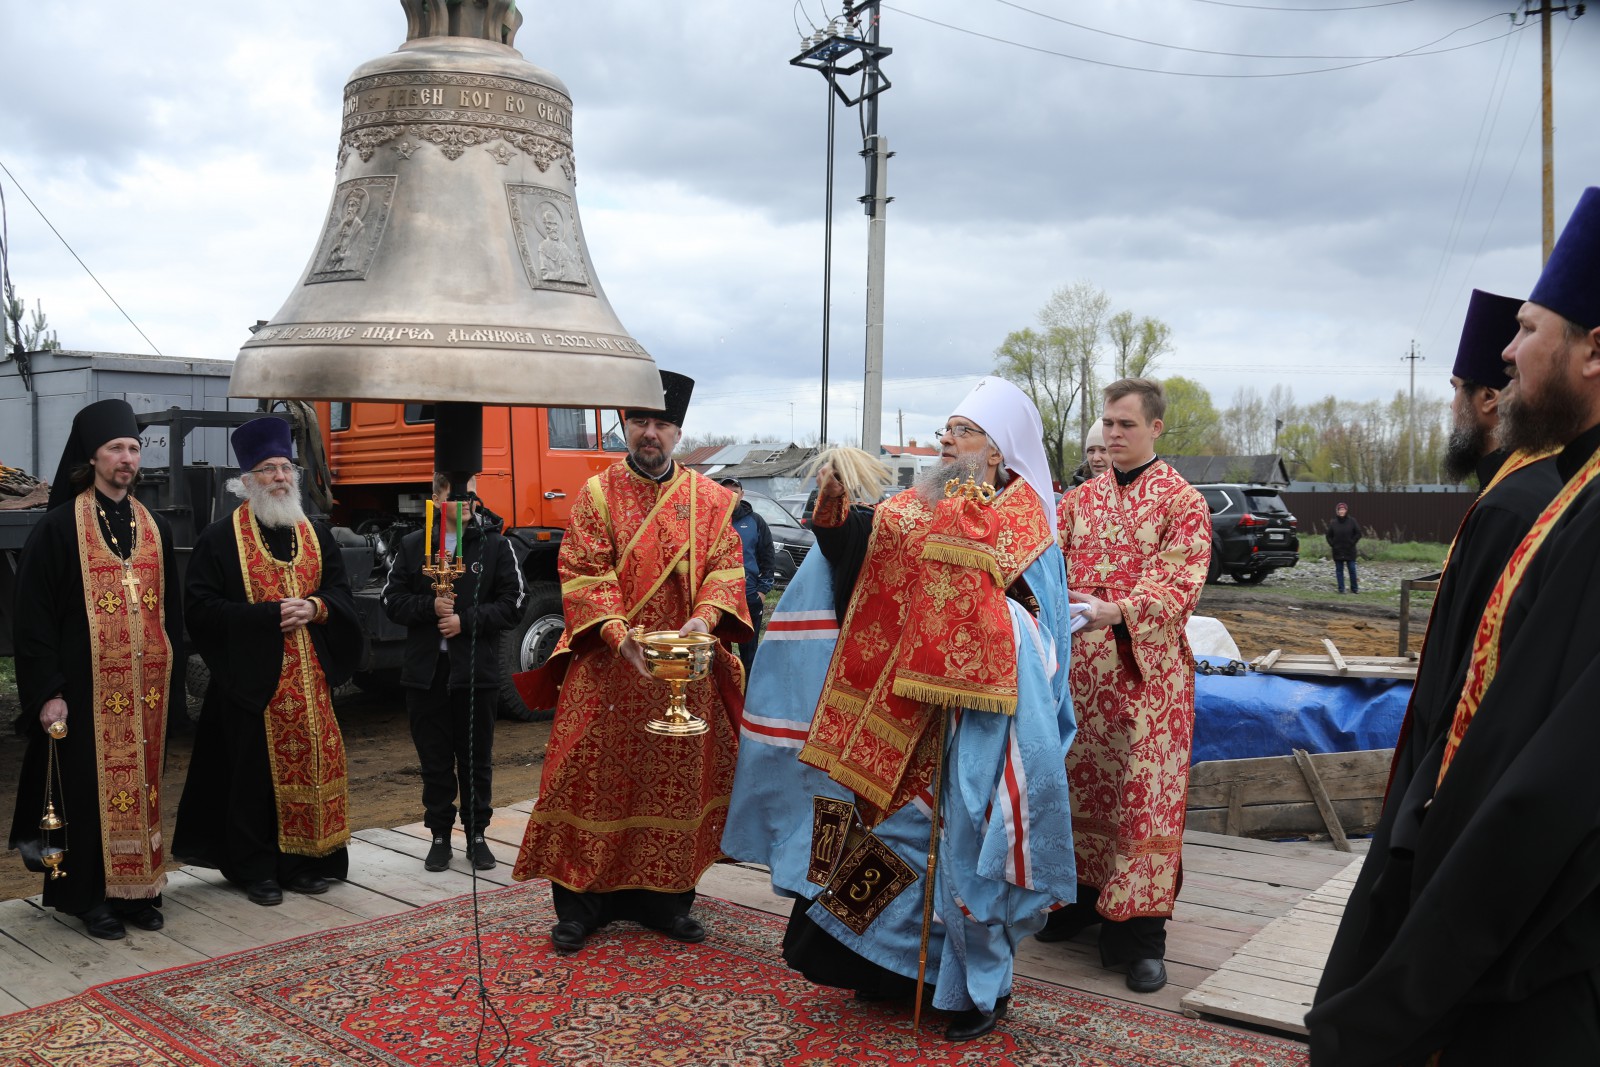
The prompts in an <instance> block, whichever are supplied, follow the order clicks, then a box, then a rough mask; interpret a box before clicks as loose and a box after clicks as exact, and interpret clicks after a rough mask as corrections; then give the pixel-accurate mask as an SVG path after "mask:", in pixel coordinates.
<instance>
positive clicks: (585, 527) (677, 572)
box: [512, 371, 751, 953]
mask: <svg viewBox="0 0 1600 1067" xmlns="http://www.w3.org/2000/svg"><path fill="white" fill-rule="evenodd" d="M661 379H662V386H663V392H664V393H665V397H666V399H665V405H666V406H665V410H660V411H654V410H648V409H638V408H629V409H625V410H624V412H623V416H624V419H625V420H626V424H625V433H626V436H627V443H628V456H627V458H626V459H625V460H623V461H622V462H620V463H617V464H615V465H614V466H612V467H611V468H609V469H608V470H606V471H604V472H602V473H600V474H598V475H596V476H595V477H593V478H591V479H589V482H588V484H587V485H585V486H584V489H583V492H582V493H580V494H579V496H578V499H577V501H576V502H575V503H574V504H573V507H572V518H571V521H570V523H569V525H568V527H567V532H566V536H565V538H564V539H563V540H562V542H561V554H560V557H559V563H558V566H559V571H560V575H561V601H562V605H561V606H562V610H563V611H564V612H565V614H566V618H567V628H566V631H565V632H564V633H562V635H561V641H560V643H559V644H558V645H557V646H556V650H555V652H554V653H552V655H551V657H550V662H549V663H547V664H546V665H545V666H544V667H542V668H540V669H539V670H538V671H531V672H528V673H527V674H524V675H519V676H518V678H517V683H518V688H519V690H521V692H522V693H523V697H524V699H525V700H526V701H527V702H528V704H529V706H530V707H550V706H551V704H552V703H554V705H555V708H556V718H555V724H554V726H553V728H552V729H551V732H550V743H549V747H548V749H547V750H546V754H545V772H544V781H543V785H542V788H541V789H540V792H539V799H538V801H537V803H536V804H535V805H534V809H533V814H532V816H531V817H530V818H529V820H528V831H527V835H526V836H525V837H524V839H523V842H522V848H521V851H520V853H519V854H518V856H517V864H516V868H515V870H514V871H513V873H512V876H513V877H514V878H516V879H517V880H518V881H526V880H528V879H530V878H548V879H549V880H550V883H551V892H552V894H553V896H554V898H555V910H556V918H557V919H558V922H557V923H556V925H555V928H554V929H553V930H551V932H550V940H551V941H552V943H553V944H554V945H555V947H556V950H557V951H558V952H563V953H570V952H576V951H578V950H579V949H580V948H582V947H583V945H584V942H585V941H586V940H587V939H588V938H589V936H590V935H591V934H592V933H594V931H596V930H598V929H599V928H600V927H602V926H604V925H606V924H607V923H609V922H612V921H614V920H618V919H629V920H633V921H635V922H638V923H641V924H643V925H645V926H647V927H650V928H651V929H653V930H658V931H660V932H661V933H663V934H665V935H666V936H668V937H671V938H673V939H675V940H678V941H684V942H689V943H694V942H698V941H703V940H704V939H705V936H706V932H705V928H704V927H703V926H701V925H700V923H699V922H698V921H697V920H695V919H694V918H692V917H691V916H690V915H689V909H690V907H691V906H692V905H693V903H694V895H695V890H694V887H695V884H696V883H697V882H698V881H699V880H700V876H701V874H703V873H704V872H705V870H706V868H708V867H710V866H711V864H713V863H715V862H716V861H717V860H719V859H721V858H722V849H721V847H720V846H721V840H722V828H723V824H724V822H725V821H726V819H727V814H728V794H729V791H730V790H731V788H732V786H733V768H734V759H735V754H736V750H737V745H738V723H739V718H740V715H741V714H742V712H743V707H744V697H743V688H744V683H743V678H744V674H743V667H742V666H741V665H740V663H739V658H738V657H737V656H736V655H734V653H733V651H732V649H731V645H732V644H734V643H735V642H738V641H743V640H748V639H749V638H750V636H751V630H750V618H749V609H748V608H747V607H746V606H745V594H744V556H743V549H742V547H741V545H740V541H739V535H738V534H737V533H736V532H735V531H734V529H733V525H732V515H733V509H734V505H735V503H736V501H735V498H734V495H733V494H732V493H730V492H729V491H728V490H726V489H724V488H722V487H721V486H720V485H717V484H716V483H715V482H713V481H711V480H710V479H709V478H706V477H704V476H703V475H701V474H699V473H697V472H695V471H691V470H689V469H687V468H685V467H683V466H681V465H679V464H676V463H674V462H673V460H672V450H673V448H674V447H675V446H676V445H677V443H678V438H679V436H680V434H681V432H682V430H681V428H682V426H683V419H684V416H685V414H686V413H687V410H688V406H689V396H690V393H691V391H692V390H693V388H694V382H693V381H692V380H690V379H689V378H686V377H684V376H683V375H681V374H674V373H672V372H671V371H663V372H661ZM635 627H642V628H643V631H644V633H643V634H640V635H638V636H645V635H650V634H653V633H656V632H659V631H670V632H671V633H673V634H684V635H688V634H693V633H701V634H708V635H711V636H712V637H715V638H716V639H717V642H716V646H715V649H714V651H713V660H712V664H711V670H710V673H709V676H708V677H706V678H704V679H703V680H700V681H690V682H689V683H688V685H687V687H686V688H685V699H686V702H687V709H688V711H689V713H690V714H691V715H692V716H693V717H694V718H696V719H701V720H704V721H705V723H706V724H707V725H708V726H709V729H708V730H706V731H705V732H704V733H699V734H695V733H692V732H688V731H684V732H681V733H680V732H673V733H666V734H664V733H663V732H660V731H652V730H650V729H648V728H647V725H648V723H650V721H651V720H661V719H662V716H663V712H664V711H665V709H666V708H667V706H668V703H669V699H670V693H669V690H668V687H667V685H666V684H665V683H664V682H663V681H661V680H658V678H657V677H656V676H655V675H653V674H652V673H651V672H650V668H649V664H648V663H647V662H646V657H645V650H644V647H643V646H642V645H641V644H640V641H639V640H638V637H636V636H635V633H634V628H635ZM558 685H559V686H560V695H559V698H556V697H555V690H556V687H557V686H558Z"/></svg>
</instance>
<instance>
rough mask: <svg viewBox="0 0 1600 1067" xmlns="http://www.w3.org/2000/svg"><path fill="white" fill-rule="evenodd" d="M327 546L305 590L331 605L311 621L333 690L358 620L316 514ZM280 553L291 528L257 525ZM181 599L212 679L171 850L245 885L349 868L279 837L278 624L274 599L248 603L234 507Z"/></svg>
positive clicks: (289, 545)
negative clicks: (274, 711) (274, 736)
mask: <svg viewBox="0 0 1600 1067" xmlns="http://www.w3.org/2000/svg"><path fill="white" fill-rule="evenodd" d="M312 528H313V529H315V530H316V532H317V541H318V544H319V545H320V546H321V550H322V580H321V585H320V587H319V588H318V589H317V590H315V591H314V592H311V593H308V594H306V596H307V598H308V599H309V598H310V597H317V598H320V599H321V600H322V601H323V603H324V604H326V605H327V607H328V618H327V621H326V622H324V623H313V624H311V626H310V627H309V628H308V629H309V630H310V634H311V643H312V648H313V650H314V652H315V654H316V657H317V662H318V663H319V664H320V665H321V667H322V671H323V674H324V676H325V677H326V678H327V682H328V688H329V690H333V689H335V688H337V687H338V686H340V685H342V684H343V683H344V682H346V681H348V680H349V678H350V675H351V674H352V673H353V672H354V670H355V668H356V664H357V659H358V657H359V655H360V651H361V624H360V620H359V618H358V616H357V615H356V608H355V601H354V599H353V598H352V597H351V595H350V583H349V580H348V579H347V578H346V576H345V569H344V560H343V557H342V556H341V555H340V552H339V546H338V544H337V543H336V542H335V541H334V538H333V534H332V533H331V532H330V531H329V529H328V528H327V526H326V525H325V524H324V523H322V522H320V521H314V522H313V523H312ZM261 536H262V540H263V541H264V542H265V543H266V546H267V548H268V550H269V551H271V553H272V555H273V557H274V558H276V559H278V560H282V561H288V560H291V559H293V558H294V545H293V538H294V532H293V531H292V530H290V529H288V528H281V529H280V528H273V527H269V526H262V527H261ZM184 585H185V605H186V609H187V611H188V620H189V629H190V631H191V633H192V634H193V637H194V644H195V649H196V651H198V652H199V653H200V655H201V656H202V657H203V658H204V659H205V661H206V666H207V667H209V668H210V670H211V683H210V685H209V687H208V688H207V690H206V696H205V704H204V706H203V707H202V709H201V714H200V725H199V727H198V728H197V729H196V732H195V741H194V756H193V758H192V759H191V760H190V763H189V778H188V781H187V782H186V783H185V784H184V789H183V800H182V801H181V802H180V804H179V805H178V823H177V828H176V830H175V831H174V833H173V840H172V855H173V857H174V858H175V859H177V860H178V861H179V862H180V863H192V864H194V865H196V866H199V867H214V868H217V869H219V870H221V872H222V874H223V876H224V877H226V878H227V879H228V880H229V881H232V882H234V883H236V884H239V885H251V884H253V883H256V882H261V881H265V880H268V879H272V880H275V881H279V882H284V881H288V880H289V879H292V878H294V877H295V876H296V875H299V874H313V875H320V876H322V877H324V878H343V877H345V875H346V874H347V873H348V871H349V853H348V850H347V849H345V848H339V849H336V850H335V851H333V852H331V853H329V854H328V855H326V856H321V857H309V856H299V855H292V854H289V853H285V852H283V851H281V850H280V849H279V847H278V814H277V804H276V792H275V785H274V783H273V780H272V767H271V763H270V761H269V758H268V753H267V730H266V718H265V711H266V707H267V705H268V704H269V703H270V702H271V700H272V698H273V696H274V694H275V693H276V692H277V690H278V684H279V676H280V674H281V673H282V669H283V647H284V638H283V632H282V631H281V630H280V629H279V628H278V623H279V618H280V613H279V608H278V603H277V602H276V601H271V602H263V603H259V604H251V603H250V602H249V598H248V597H247V595H246V592H245V584H244V575H243V572H242V571H241V569H240V563H239V551H238V547H237V545H236V544H235V541H234V531H233V516H232V515H228V516H225V517H223V518H221V519H219V520H217V521H216V522H214V523H212V524H211V525H210V526H208V527H206V529H205V531H204V532H203V533H201V535H200V537H199V538H198V539H197V540H196V541H195V546H194V554H193V555H192V556H191V557H190V559H189V572H188V575H187V577H186V579H185V583H184Z"/></svg>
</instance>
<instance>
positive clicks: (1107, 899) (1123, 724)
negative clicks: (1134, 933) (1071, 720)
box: [1058, 460, 1211, 920]
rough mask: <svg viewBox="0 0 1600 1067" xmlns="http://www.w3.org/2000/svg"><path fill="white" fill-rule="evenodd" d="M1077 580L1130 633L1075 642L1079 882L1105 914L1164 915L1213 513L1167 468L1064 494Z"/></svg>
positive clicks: (1178, 833)
mask: <svg viewBox="0 0 1600 1067" xmlns="http://www.w3.org/2000/svg"><path fill="white" fill-rule="evenodd" d="M1058 514H1059V522H1060V537H1061V547H1062V551H1063V552H1065V553H1066V557H1067V585H1068V586H1069V587H1070V588H1071V589H1073V590H1076V591H1079V592H1086V593H1089V594H1091V595H1093V596H1096V597H1099V598H1100V599H1102V600H1111V601H1115V602H1117V604H1119V605H1120V606H1121V609H1122V616H1123V619H1124V621H1125V623H1126V633H1125V634H1118V633H1116V632H1115V630H1116V629H1117V628H1113V627H1107V628H1104V629H1100V630H1093V631H1083V632H1081V633H1079V634H1078V635H1076V636H1075V637H1074V638H1073V649H1072V668H1071V672H1070V674H1069V677H1070V679H1071V685H1072V703H1073V707H1074V708H1075V709H1076V710H1077V714H1078V736H1077V739H1076V740H1075V741H1074V742H1073V745H1072V748H1071V750H1070V751H1069V752H1068V753H1067V777H1068V780H1069V783H1070V785H1071V788H1072V812H1073V816H1072V838H1073V843H1074V848H1075V849H1076V852H1077V860H1078V880H1079V881H1080V882H1081V883H1083V884H1085V885H1092V886H1095V887H1096V888H1098V889H1099V890H1100V898H1099V904H1098V910H1099V911H1100V913H1101V914H1103V915H1105V916H1106V917H1107V918H1109V919H1114V920H1123V919H1130V918H1134V917H1137V916H1168V915H1171V914H1172V907H1173V904H1174V902H1175V901H1176V899H1177V893H1178V881H1179V876H1180V867H1181V863H1182V847H1183V824H1184V805H1185V801H1186V796H1187V792H1188V786H1189V758H1190V752H1191V748H1192V745H1193V740H1194V656H1193V654H1192V653H1191V651H1190V649H1189V642H1188V639H1187V638H1186V637H1185V636H1184V627H1185V625H1186V624H1187V623H1188V620H1189V616H1190V615H1191V614H1193V612H1194V609H1195V605H1196V604H1198V603H1199V600H1200V591H1201V590H1202V589H1203V588H1204V586H1205V577H1206V569H1207V567H1208V566H1209V564H1210V562H1211V514H1210V511H1209V510H1208V509H1207V507H1206V503H1205V500H1204V499H1203V498H1202V497H1201V496H1200V494H1199V492H1198V491H1196V490H1195V489H1194V487H1193V486H1191V485H1189V483H1188V482H1186V481H1184V480H1183V478H1182V477H1181V476H1180V475H1179V474H1178V473H1177V472H1176V471H1174V470H1173V469H1172V468H1171V467H1169V466H1168V465H1167V464H1165V463H1163V462H1161V461H1160V460H1157V461H1156V463H1155V464H1154V465H1153V466H1152V467H1150V468H1149V469H1148V470H1146V471H1145V472H1144V473H1143V474H1141V475H1140V476H1139V477H1138V478H1137V479H1136V480H1135V481H1134V482H1133V484H1132V485H1129V486H1126V487H1122V486H1118V485H1117V482H1116V478H1115V476H1114V475H1113V474H1112V473H1111V472H1107V473H1106V474H1102V475H1100V476H1099V477H1096V478H1092V479H1090V480H1089V481H1087V482H1085V483H1084V484H1083V485H1082V486H1080V487H1079V488H1078V489H1076V490H1075V491H1073V492H1071V493H1069V494H1067V495H1066V496H1065V497H1063V498H1062V501H1061V507H1060V511H1059V513H1058Z"/></svg>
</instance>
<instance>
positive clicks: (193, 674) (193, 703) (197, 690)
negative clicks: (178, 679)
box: [183, 655, 211, 722]
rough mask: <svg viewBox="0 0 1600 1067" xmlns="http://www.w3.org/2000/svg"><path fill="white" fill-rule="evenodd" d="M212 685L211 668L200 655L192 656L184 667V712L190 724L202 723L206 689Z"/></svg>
mask: <svg viewBox="0 0 1600 1067" xmlns="http://www.w3.org/2000/svg"><path fill="white" fill-rule="evenodd" d="M210 684H211V668H210V667H207V666H206V661H205V660H203V659H201V658H200V657H199V656H198V655H194V656H190V657H189V659H188V661H187V662H186V663H184V665H183V695H184V696H185V697H186V698H187V699H185V700H184V702H183V710H184V711H185V712H187V713H188V715H189V721H190V722H199V721H200V707H201V705H202V704H204V703H205V699H206V687H207V686H209V685H210Z"/></svg>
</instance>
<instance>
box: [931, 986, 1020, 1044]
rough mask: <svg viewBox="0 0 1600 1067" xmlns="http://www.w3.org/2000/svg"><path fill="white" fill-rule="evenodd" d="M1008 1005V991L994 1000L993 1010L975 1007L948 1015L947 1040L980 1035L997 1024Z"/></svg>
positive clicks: (967, 1039) (970, 1038)
mask: <svg viewBox="0 0 1600 1067" xmlns="http://www.w3.org/2000/svg"><path fill="white" fill-rule="evenodd" d="M1009 1007H1011V995H1010V994H1009V993H1008V994H1006V995H1005V996H1003V997H1001V998H1000V999H999V1000H997V1001H995V1002H994V1011H991V1012H982V1011H979V1010H978V1009H977V1008H971V1009H968V1010H967V1011H958V1012H956V1013H955V1014H954V1015H952V1016H951V1017H950V1025H949V1026H948V1027H946V1028H945V1031H944V1036H945V1038H946V1039H947V1040H949V1041H971V1040H972V1039H973V1038H975V1037H982V1036H983V1035H984V1034H987V1033H988V1032H989V1031H991V1030H993V1029H994V1028H995V1027H996V1026H998V1025H999V1023H1000V1020H1001V1019H1004V1018H1005V1017H1006V1009H1007V1008H1009Z"/></svg>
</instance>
